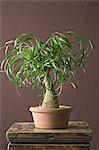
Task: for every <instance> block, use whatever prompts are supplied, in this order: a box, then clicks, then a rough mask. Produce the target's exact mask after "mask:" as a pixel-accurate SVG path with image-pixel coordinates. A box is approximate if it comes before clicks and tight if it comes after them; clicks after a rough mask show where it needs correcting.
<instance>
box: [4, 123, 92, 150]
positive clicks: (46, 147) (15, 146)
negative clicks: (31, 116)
mask: <svg viewBox="0 0 99 150" xmlns="http://www.w3.org/2000/svg"><path fill="white" fill-rule="evenodd" d="M91 135H92V130H91V129H90V128H89V126H88V124H87V123H86V122H82V121H70V122H69V125H68V128H67V129H53V130H47V129H37V128H35V127H34V123H33V122H16V123H14V124H13V125H12V126H11V127H10V128H9V129H8V131H7V132H6V138H7V141H8V142H9V143H8V148H7V150H50V149H51V150H90V140H91Z"/></svg>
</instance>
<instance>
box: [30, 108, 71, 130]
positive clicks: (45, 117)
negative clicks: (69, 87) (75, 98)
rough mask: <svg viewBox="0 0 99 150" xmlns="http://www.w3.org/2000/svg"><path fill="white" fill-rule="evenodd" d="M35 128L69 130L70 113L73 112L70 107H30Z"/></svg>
mask: <svg viewBox="0 0 99 150" xmlns="http://www.w3.org/2000/svg"><path fill="white" fill-rule="evenodd" d="M29 110H30V111H31V112H32V116H33V119H34V124H35V127H37V128H45V129H59V128H67V126H68V121H69V117H70V113H71V111H72V110H73V108H72V107H70V106H60V107H59V108H51V109H49V108H43V107H41V106H39V107H30V108H29Z"/></svg>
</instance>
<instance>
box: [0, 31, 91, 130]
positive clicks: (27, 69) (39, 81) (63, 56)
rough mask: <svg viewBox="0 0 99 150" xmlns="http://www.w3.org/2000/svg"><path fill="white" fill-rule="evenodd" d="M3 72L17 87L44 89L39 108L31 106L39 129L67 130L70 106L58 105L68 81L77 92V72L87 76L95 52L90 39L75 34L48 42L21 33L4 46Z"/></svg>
mask: <svg viewBox="0 0 99 150" xmlns="http://www.w3.org/2000/svg"><path fill="white" fill-rule="evenodd" d="M2 48H3V49H4V51H5V57H4V58H3V60H2V62H1V71H2V72H4V73H5V74H6V75H7V77H8V79H9V80H11V81H12V82H14V83H15V84H16V85H17V86H19V87H21V86H27V84H28V85H30V86H31V87H33V88H36V87H39V88H41V89H43V92H44V95H43V99H42V102H41V103H40V106H37V107H30V108H29V110H30V111H31V112H32V114H33V118H34V123H35V126H36V127H38V128H66V127H67V125H68V120H69V117H70V113H71V111H72V109H73V108H72V107H71V106H59V101H58V96H59V95H60V94H61V92H62V87H63V85H64V83H65V82H68V83H70V84H71V85H72V86H73V87H74V88H75V89H76V83H75V79H76V78H78V75H77V73H78V72H81V71H82V72H83V73H85V68H84V66H85V62H86V58H87V56H88V55H89V53H90V52H91V50H92V49H93V47H92V44H91V42H90V41H89V40H87V39H85V38H83V37H81V36H80V35H79V34H77V33H75V32H71V31H68V32H67V33H66V34H61V33H58V32H55V33H52V34H51V35H50V36H49V38H48V39H47V40H46V41H43V40H41V39H39V38H38V37H36V36H35V35H33V34H29V33H27V34H22V35H20V36H18V37H17V38H16V39H15V40H11V41H8V42H6V43H5V44H4V46H3V47H2Z"/></svg>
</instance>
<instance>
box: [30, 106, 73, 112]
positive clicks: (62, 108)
mask: <svg viewBox="0 0 99 150" xmlns="http://www.w3.org/2000/svg"><path fill="white" fill-rule="evenodd" d="M72 110H73V107H71V106H69V105H59V108H45V107H42V106H36V107H30V108H29V111H30V112H38V113H39V112H43V113H44V112H45V113H47V112H59V111H72Z"/></svg>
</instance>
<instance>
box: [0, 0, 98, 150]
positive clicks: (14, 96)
mask: <svg viewBox="0 0 99 150" xmlns="http://www.w3.org/2000/svg"><path fill="white" fill-rule="evenodd" d="M0 4H1V5H0V44H3V43H4V42H6V41H7V40H11V39H14V38H15V37H16V36H17V35H19V34H21V33H26V32H30V33H33V34H35V35H37V36H39V37H40V38H42V39H43V40H46V39H47V38H48V36H49V34H51V33H52V32H54V31H59V32H62V33H65V32H66V31H67V30H73V31H76V32H78V33H80V34H81V35H82V36H85V37H87V38H88V39H90V40H91V41H92V42H93V45H94V51H93V55H92V56H90V57H89V59H88V63H87V67H86V69H87V73H86V76H85V77H84V78H83V79H82V80H80V82H79V86H78V89H77V90H76V91H75V90H74V89H73V88H72V87H71V86H70V85H67V84H65V86H64V89H63V92H62V95H61V96H60V104H67V105H72V106H73V108H74V110H73V112H72V116H71V120H84V121H87V122H88V124H89V126H90V127H91V128H92V129H93V137H92V141H91V147H92V148H93V149H95V150H99V2H98V1H92V2H91V1H81V2H80V1H61V0H60V1H48V2H47V1H42V2H41V1H32V0H31V1H26V0H23V1H1V2H0ZM0 54H1V58H2V56H3V52H0ZM0 88H1V90H0V123H1V128H0V131H1V137H0V142H1V149H0V150H5V149H6V145H7V142H6V136H5V132H6V130H7V129H8V128H9V127H10V126H11V125H12V124H13V123H14V122H17V121H32V118H31V114H30V112H29V111H28V108H29V107H30V106H37V105H38V98H37V97H36V96H35V95H34V94H33V91H32V89H31V88H22V89H19V92H20V95H21V97H19V95H18V93H17V90H16V88H15V86H14V85H13V84H12V83H11V82H9V81H8V79H7V77H6V76H5V75H4V74H2V75H0Z"/></svg>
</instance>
